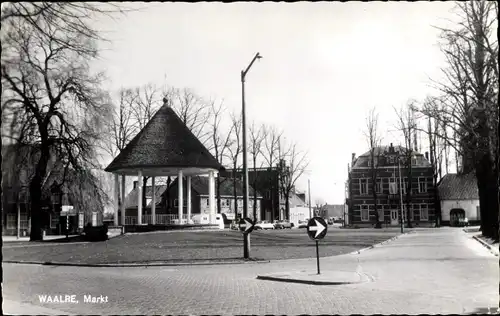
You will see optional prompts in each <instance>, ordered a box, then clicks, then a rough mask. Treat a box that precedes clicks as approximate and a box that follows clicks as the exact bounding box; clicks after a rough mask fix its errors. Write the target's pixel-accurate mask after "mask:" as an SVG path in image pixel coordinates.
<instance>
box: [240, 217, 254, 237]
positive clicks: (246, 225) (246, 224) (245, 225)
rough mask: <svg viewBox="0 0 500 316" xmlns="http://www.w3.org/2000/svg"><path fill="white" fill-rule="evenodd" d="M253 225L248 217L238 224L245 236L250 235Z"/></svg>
mask: <svg viewBox="0 0 500 316" xmlns="http://www.w3.org/2000/svg"><path fill="white" fill-rule="evenodd" d="M254 225H255V224H254V223H253V221H252V220H251V219H250V218H248V217H245V218H243V219H241V220H240V222H239V224H238V226H239V227H240V230H241V231H242V232H243V233H245V234H249V233H251V232H252V230H253V228H254Z"/></svg>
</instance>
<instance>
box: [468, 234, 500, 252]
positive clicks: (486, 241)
mask: <svg viewBox="0 0 500 316" xmlns="http://www.w3.org/2000/svg"><path fill="white" fill-rule="evenodd" d="M472 237H473V238H474V239H475V240H477V241H478V242H479V243H480V244H481V245H483V246H484V247H486V248H487V249H489V250H490V252H491V253H493V254H494V255H495V256H497V257H498V256H499V250H498V243H493V240H492V239H490V238H485V237H483V236H482V235H481V233H479V234H475V235H474V236H472Z"/></svg>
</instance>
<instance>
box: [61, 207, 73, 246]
mask: <svg viewBox="0 0 500 316" xmlns="http://www.w3.org/2000/svg"><path fill="white" fill-rule="evenodd" d="M70 215H76V214H74V209H73V206H72V205H63V206H62V210H61V216H66V239H69V216H70Z"/></svg>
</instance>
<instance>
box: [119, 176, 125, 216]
mask: <svg viewBox="0 0 500 316" xmlns="http://www.w3.org/2000/svg"><path fill="white" fill-rule="evenodd" d="M121 189H122V199H121V201H122V203H121V205H120V207H121V214H122V226H125V175H122V187H121Z"/></svg>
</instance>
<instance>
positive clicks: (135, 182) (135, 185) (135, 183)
mask: <svg viewBox="0 0 500 316" xmlns="http://www.w3.org/2000/svg"><path fill="white" fill-rule="evenodd" d="M135 189H137V181H134V190H135Z"/></svg>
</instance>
